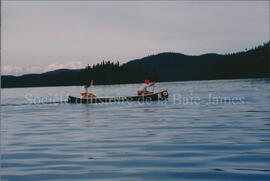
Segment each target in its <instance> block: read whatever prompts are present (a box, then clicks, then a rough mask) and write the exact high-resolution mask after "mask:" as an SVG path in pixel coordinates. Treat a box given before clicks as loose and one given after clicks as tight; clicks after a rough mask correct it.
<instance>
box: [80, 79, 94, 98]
mask: <svg viewBox="0 0 270 181" xmlns="http://www.w3.org/2000/svg"><path fill="white" fill-rule="evenodd" d="M89 87H90V86H89V84H85V85H83V89H84V92H83V93H81V96H82V97H84V98H94V97H96V95H95V94H93V93H92V91H90V93H89V91H88V89H89ZM91 87H93V81H91Z"/></svg>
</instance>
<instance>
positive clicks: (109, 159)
mask: <svg viewBox="0 0 270 181" xmlns="http://www.w3.org/2000/svg"><path fill="white" fill-rule="evenodd" d="M269 83H270V80H269V79H245V80H244V79H243V80H240V79H239V80H213V81H188V82H167V83H157V84H156V87H155V91H158V90H162V89H167V90H168V92H169V100H168V101H161V102H148V103H140V102H129V103H124V102H120V103H113V104H109V103H107V104H92V105H90V104H89V105H81V104H68V103H66V100H67V96H68V95H73V96H77V95H79V93H80V92H81V87H77V86H73V87H42V88H11V89H2V93H1V96H2V97H1V98H2V99H1V109H2V110H1V178H2V180H24V181H25V180H27V181H30V180H35V181H36V180H65V181H67V180H110V181H111V180H117V181H118V180H119V181H126V180H130V181H133V180H136V181H137V180H149V181H157V180H164V181H167V180H245V181H249V180H256V181H257V180H258V181H264V180H265V181H268V180H270V144H269V141H270V132H269V128H270V113H269V108H270V103H269V100H270V93H269V92H270V87H269ZM138 87H140V85H139V84H127V85H107V86H95V87H94V92H95V94H96V95H97V96H101V97H102V96H119V95H135V93H136V90H137V88H138Z"/></svg>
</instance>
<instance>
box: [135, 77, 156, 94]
mask: <svg viewBox="0 0 270 181" xmlns="http://www.w3.org/2000/svg"><path fill="white" fill-rule="evenodd" d="M144 82H145V83H144V84H143V85H142V86H141V88H140V89H139V90H138V91H137V93H138V95H147V94H153V92H150V91H148V90H147V88H148V87H151V86H153V85H155V83H154V82H153V83H151V84H150V81H149V80H145V81H144Z"/></svg>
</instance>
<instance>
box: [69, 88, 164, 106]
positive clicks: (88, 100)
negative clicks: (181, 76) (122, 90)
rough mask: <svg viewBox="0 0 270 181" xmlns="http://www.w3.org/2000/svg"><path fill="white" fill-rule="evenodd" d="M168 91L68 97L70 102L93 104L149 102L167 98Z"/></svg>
mask: <svg viewBox="0 0 270 181" xmlns="http://www.w3.org/2000/svg"><path fill="white" fill-rule="evenodd" d="M168 96H169V95H168V91H167V90H163V91H161V92H157V93H154V94H148V95H138V96H130V97H125V96H119V97H95V98H83V97H73V96H69V97H68V102H69V103H80V104H92V103H110V102H129V101H139V102H149V101H158V100H166V99H167V98H168Z"/></svg>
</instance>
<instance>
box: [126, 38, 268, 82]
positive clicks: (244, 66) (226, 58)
mask: <svg viewBox="0 0 270 181" xmlns="http://www.w3.org/2000/svg"><path fill="white" fill-rule="evenodd" d="M269 61H270V60H269V42H268V43H266V44H264V45H263V46H258V47H256V48H253V49H251V50H248V51H245V52H238V53H233V54H227V55H219V54H204V55H200V56H188V55H184V54H179V53H160V54H157V55H152V56H148V57H144V58H142V59H137V60H132V61H130V62H128V63H127V64H126V66H142V67H146V68H148V69H153V70H156V71H157V72H158V73H159V75H160V77H159V78H160V81H176V80H208V79H234V78H257V77H269V66H270V65H269Z"/></svg>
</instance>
